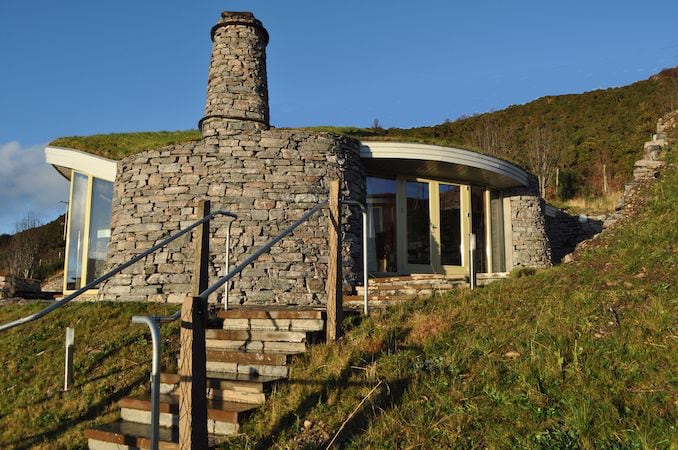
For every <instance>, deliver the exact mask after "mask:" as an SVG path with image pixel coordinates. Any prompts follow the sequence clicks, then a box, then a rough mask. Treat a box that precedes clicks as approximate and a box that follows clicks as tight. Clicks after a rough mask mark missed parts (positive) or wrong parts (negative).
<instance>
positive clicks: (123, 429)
mask: <svg viewBox="0 0 678 450" xmlns="http://www.w3.org/2000/svg"><path fill="white" fill-rule="evenodd" d="M217 316H218V317H219V318H220V319H222V320H223V327H222V328H220V329H208V330H206V333H205V342H206V349H207V392H205V395H206V397H207V399H208V403H207V418H208V424H207V425H208V432H209V433H210V436H209V440H210V445H211V446H216V445H218V444H219V442H220V441H221V440H222V439H223V436H227V435H230V434H234V433H237V432H238V429H239V426H240V423H241V422H242V420H243V419H245V418H247V417H248V415H249V414H251V413H252V412H253V411H254V410H255V409H256V408H257V407H258V406H259V405H261V404H263V403H264V402H265V400H266V396H267V394H269V393H270V392H271V389H272V387H273V386H274V385H275V384H276V383H278V382H280V381H282V380H284V379H285V378H286V377H287V376H288V375H289V370H290V368H289V364H290V363H291V362H292V360H293V359H294V357H295V356H297V355H299V354H301V353H304V351H305V350H306V348H307V346H308V345H309V344H311V343H313V342H316V341H319V340H321V339H323V336H324V330H325V310H324V308H323V309H319V308H312V307H296V306H265V307H263V306H242V307H238V308H234V309H229V310H228V311H219V312H218V313H217ZM160 382H161V397H160V440H161V443H160V448H161V449H178V448H179V434H178V411H179V375H178V374H174V373H163V374H162V375H161V377H160ZM119 406H120V416H121V419H120V420H119V421H117V422H113V423H110V424H107V425H101V426H97V427H94V428H90V429H88V430H87V431H86V432H85V435H86V437H87V439H88V445H89V448H90V449H93V450H112V449H116V450H123V449H135V448H150V438H149V437H150V423H151V412H150V411H151V397H150V394H147V395H141V396H136V397H127V398H123V399H122V400H120V402H119Z"/></svg>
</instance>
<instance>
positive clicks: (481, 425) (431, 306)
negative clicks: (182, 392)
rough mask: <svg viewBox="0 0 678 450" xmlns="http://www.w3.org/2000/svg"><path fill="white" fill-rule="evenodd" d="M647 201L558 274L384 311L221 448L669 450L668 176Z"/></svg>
mask: <svg viewBox="0 0 678 450" xmlns="http://www.w3.org/2000/svg"><path fill="white" fill-rule="evenodd" d="M647 195H648V196H649V197H648V200H647V202H646V204H645V206H644V207H643V208H642V211H641V213H640V215H639V216H637V217H635V218H634V219H633V220H631V221H629V222H628V223H626V224H624V225H623V226H622V227H619V228H616V229H614V230H609V231H608V232H606V233H605V234H604V235H603V236H601V237H600V238H598V239H596V240H595V241H593V242H592V243H591V245H590V246H589V247H588V248H587V249H586V250H585V251H583V252H582V253H581V254H579V255H578V257H577V259H576V260H575V262H574V263H572V264H569V265H564V266H559V267H555V268H553V269H550V270H544V271H539V272H537V273H536V274H534V275H531V276H525V277H515V278H512V279H508V280H505V281H502V282H497V283H495V284H492V285H490V286H488V287H486V288H483V289H480V290H476V291H474V292H471V291H468V290H457V291H452V292H450V293H448V294H446V295H443V296H439V297H434V298H430V299H428V300H426V301H417V302H411V303H408V304H404V305H399V306H395V307H393V308H391V309H388V310H387V311H385V312H382V313H374V314H373V315H372V316H370V318H368V319H365V320H363V321H362V322H361V323H359V324H356V325H355V326H354V327H353V328H352V329H351V330H350V331H349V332H348V333H347V334H346V336H345V337H344V338H343V339H342V340H341V341H340V342H338V343H336V344H332V345H325V346H317V347H314V348H313V349H312V351H311V352H310V353H309V354H307V355H306V356H305V357H304V358H303V360H302V361H301V362H300V363H299V364H298V366H297V367H295V368H294V369H293V370H292V377H291V381H290V383H288V384H285V385H283V386H281V387H280V388H279V389H278V391H277V392H276V393H275V395H274V396H273V397H272V399H271V400H269V402H268V403H267V404H266V405H265V407H264V408H263V409H262V410H261V411H260V412H259V413H258V414H257V415H256V416H255V418H254V419H253V420H252V421H251V422H250V423H249V424H247V425H246V426H245V427H244V430H243V432H244V434H243V435H242V436H240V437H238V438H233V439H231V440H230V441H229V442H228V443H227V444H225V447H228V448H269V447H274V448H318V447H321V448H325V446H326V445H327V444H328V443H329V442H331V441H332V439H333V438H334V437H335V435H337V437H336V441H335V443H340V444H341V445H342V446H343V447H346V448H356V449H358V448H590V449H593V448H675V447H676V445H678V434H677V433H678V430H677V429H676V424H677V423H678V421H677V419H678V416H677V414H676V411H677V407H678V391H677V389H676V388H677V386H676V373H678V364H677V362H678V359H676V355H677V354H678V336H677V335H676V323H677V320H678V314H677V312H678V309H677V307H678V290H677V289H676V287H677V286H676V285H677V284H678V278H677V276H676V274H677V273H678V271H677V267H676V262H677V259H678V207H677V205H678V176H677V174H676V171H675V169H673V170H671V171H670V172H669V173H667V174H666V175H665V176H664V178H663V180H662V181H661V182H659V183H658V184H656V185H655V186H653V187H652V188H651V191H650V192H648V193H647ZM306 421H308V422H306ZM305 422H306V426H305V425H304V423H305Z"/></svg>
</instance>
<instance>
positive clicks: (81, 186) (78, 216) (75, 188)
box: [65, 172, 89, 291]
mask: <svg viewBox="0 0 678 450" xmlns="http://www.w3.org/2000/svg"><path fill="white" fill-rule="evenodd" d="M88 187H89V179H88V178H87V176H86V175H83V174H81V173H77V172H73V179H72V180H71V201H70V203H69V208H70V213H69V214H68V248H67V252H68V256H67V258H66V270H65V274H66V290H69V291H72V290H75V289H79V288H80V284H81V280H82V256H83V252H84V248H85V245H84V239H85V218H86V214H87V191H88Z"/></svg>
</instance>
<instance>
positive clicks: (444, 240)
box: [438, 183, 461, 266]
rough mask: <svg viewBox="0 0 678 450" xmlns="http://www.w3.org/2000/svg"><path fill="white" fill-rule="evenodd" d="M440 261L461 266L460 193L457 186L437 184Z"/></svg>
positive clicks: (445, 264) (447, 264)
mask: <svg viewBox="0 0 678 450" xmlns="http://www.w3.org/2000/svg"><path fill="white" fill-rule="evenodd" d="M438 194H439V197H440V263H441V264H442V265H444V266H461V195H460V189H459V186H455V185H453V184H443V183H440V184H439V190H438Z"/></svg>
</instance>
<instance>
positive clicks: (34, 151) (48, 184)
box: [0, 141, 68, 234]
mask: <svg viewBox="0 0 678 450" xmlns="http://www.w3.org/2000/svg"><path fill="white" fill-rule="evenodd" d="M44 148H45V146H44V145H34V146H32V147H22V146H21V144H19V143H18V142H16V141H14V142H8V143H6V144H2V143H0V234H2V233H13V232H14V225H15V223H16V221H17V220H18V219H20V218H21V217H22V216H23V215H24V214H25V213H27V212H29V211H32V212H35V213H36V214H38V215H39V216H40V217H41V218H42V219H43V220H44V221H50V220H53V219H54V218H56V217H57V216H59V215H60V214H63V213H64V211H65V205H64V204H61V203H59V202H60V201H66V200H68V181H67V180H66V179H65V178H63V177H62V176H61V175H59V174H58V173H57V171H56V170H54V168H53V167H52V166H51V165H49V164H47V163H46V162H45V153H44Z"/></svg>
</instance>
